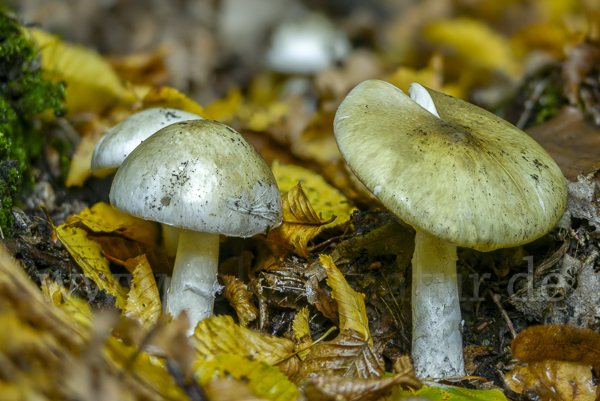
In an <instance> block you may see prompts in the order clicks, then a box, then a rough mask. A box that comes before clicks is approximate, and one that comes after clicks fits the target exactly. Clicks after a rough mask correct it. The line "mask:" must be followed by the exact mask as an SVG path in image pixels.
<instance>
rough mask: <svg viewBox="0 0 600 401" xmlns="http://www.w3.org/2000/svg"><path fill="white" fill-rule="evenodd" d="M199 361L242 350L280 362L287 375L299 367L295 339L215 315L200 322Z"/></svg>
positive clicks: (197, 336)
mask: <svg viewBox="0 0 600 401" xmlns="http://www.w3.org/2000/svg"><path fill="white" fill-rule="evenodd" d="M194 337H195V339H196V343H197V344H196V347H197V350H198V353H199V358H200V359H199V360H198V363H201V362H202V360H213V359H215V358H217V357H219V356H220V355H224V354H239V355H241V356H244V357H246V358H248V359H253V360H258V361H262V362H265V363H267V364H269V365H273V364H277V366H278V368H279V369H280V370H281V371H282V372H284V373H285V374H286V375H287V376H293V375H294V374H295V373H296V370H297V362H298V361H297V359H296V357H295V356H293V354H294V343H293V342H292V341H290V340H288V339H286V338H277V337H273V336H269V335H266V334H262V333H259V332H256V331H253V330H250V329H247V328H245V327H242V326H239V325H237V324H235V323H234V321H233V318H232V317H231V316H226V315H223V316H213V317H210V318H208V319H205V320H203V321H201V322H200V323H198V326H196V331H195V332H194Z"/></svg>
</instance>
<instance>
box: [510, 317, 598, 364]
mask: <svg viewBox="0 0 600 401" xmlns="http://www.w3.org/2000/svg"><path fill="white" fill-rule="evenodd" d="M511 350H512V354H513V357H515V358H517V359H518V360H520V361H522V362H541V361H544V360H548V359H556V360H560V361H568V362H577V363H581V364H584V365H592V366H594V367H596V368H600V334H598V333H596V332H595V331H593V330H590V329H584V328H581V327H576V326H568V325H562V324H549V325H539V326H530V327H528V328H526V329H525V330H523V331H522V332H520V333H519V335H517V337H516V338H515V339H514V340H513V341H512V343H511Z"/></svg>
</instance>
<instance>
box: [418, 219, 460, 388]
mask: <svg viewBox="0 0 600 401" xmlns="http://www.w3.org/2000/svg"><path fill="white" fill-rule="evenodd" d="M456 260H457V257H456V245H454V244H452V243H450V242H447V241H444V240H441V239H439V238H437V237H434V236H432V235H430V234H428V233H426V232H424V231H421V230H417V233H416V236H415V252H414V255H413V259H412V272H413V273H412V319H413V340H412V357H413V362H414V365H415V372H416V374H417V376H418V377H420V378H441V377H451V376H461V375H464V374H465V368H464V358H463V349H462V335H461V329H460V325H461V315H460V303H459V298H458V297H459V295H458V286H457V280H456V279H457V276H456Z"/></svg>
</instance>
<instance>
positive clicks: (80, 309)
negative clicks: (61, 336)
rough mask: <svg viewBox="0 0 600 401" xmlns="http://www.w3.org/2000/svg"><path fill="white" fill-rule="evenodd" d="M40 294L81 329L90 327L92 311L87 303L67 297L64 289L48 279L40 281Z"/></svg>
mask: <svg viewBox="0 0 600 401" xmlns="http://www.w3.org/2000/svg"><path fill="white" fill-rule="evenodd" d="M42 292H43V294H44V296H45V297H46V300H48V301H50V302H52V303H53V304H54V305H56V306H58V307H60V308H61V309H62V310H63V311H65V312H66V313H67V314H68V315H69V317H70V318H71V319H73V320H74V321H75V322H76V323H77V324H79V325H80V326H81V327H86V328H88V327H90V326H91V324H92V321H91V318H92V310H91V309H90V305H89V304H88V303H87V302H85V301H84V300H82V299H81V298H77V297H75V296H73V295H69V293H68V292H67V290H66V288H65V287H63V286H62V285H61V284H59V283H57V282H55V281H52V280H51V279H50V278H49V277H44V278H43V279H42Z"/></svg>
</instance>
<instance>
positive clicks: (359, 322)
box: [319, 255, 373, 344]
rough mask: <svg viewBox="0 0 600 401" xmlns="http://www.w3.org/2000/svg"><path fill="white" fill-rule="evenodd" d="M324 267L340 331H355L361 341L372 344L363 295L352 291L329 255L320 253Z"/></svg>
mask: <svg viewBox="0 0 600 401" xmlns="http://www.w3.org/2000/svg"><path fill="white" fill-rule="evenodd" d="M319 259H320V260H321V263H322V264H323V266H325V269H327V275H328V277H327V284H329V286H330V287H331V289H332V295H333V299H335V300H336V301H337V304H338V310H339V314H340V332H341V333H344V332H346V331H348V330H352V331H353V332H354V333H357V334H358V335H359V336H360V338H361V339H362V340H363V341H366V342H368V343H369V344H373V339H371V333H369V321H368V319H367V310H366V307H365V296H364V295H363V294H361V293H359V292H356V291H354V290H353V289H352V288H351V287H350V286H349V285H348V282H347V281H346V279H345V278H344V276H343V275H342V273H340V271H339V270H338V268H337V267H336V266H335V264H334V263H333V260H332V259H331V256H328V255H321V256H320V257H319Z"/></svg>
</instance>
